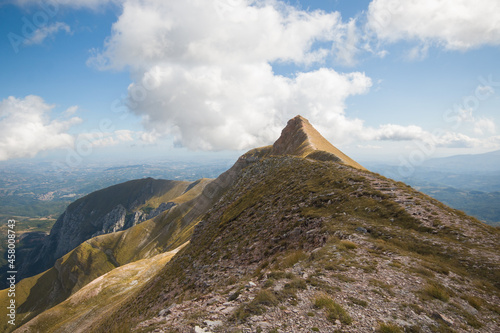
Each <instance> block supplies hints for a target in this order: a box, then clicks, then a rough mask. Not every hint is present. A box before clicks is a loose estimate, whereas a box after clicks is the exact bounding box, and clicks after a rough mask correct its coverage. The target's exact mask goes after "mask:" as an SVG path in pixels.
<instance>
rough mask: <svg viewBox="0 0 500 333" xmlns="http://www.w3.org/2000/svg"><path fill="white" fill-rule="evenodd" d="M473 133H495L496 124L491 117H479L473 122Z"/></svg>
mask: <svg viewBox="0 0 500 333" xmlns="http://www.w3.org/2000/svg"><path fill="white" fill-rule="evenodd" d="M474 133H476V134H478V135H486V134H490V135H491V134H495V133H496V125H495V122H494V121H493V119H488V118H479V119H477V120H476V121H475V122H474Z"/></svg>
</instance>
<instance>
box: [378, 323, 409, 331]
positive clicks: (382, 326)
mask: <svg viewBox="0 0 500 333" xmlns="http://www.w3.org/2000/svg"><path fill="white" fill-rule="evenodd" d="M376 332H377V333H403V330H402V329H401V328H400V327H399V326H397V325H395V324H392V323H387V324H386V323H381V324H380V325H379V326H378V328H377V331H376Z"/></svg>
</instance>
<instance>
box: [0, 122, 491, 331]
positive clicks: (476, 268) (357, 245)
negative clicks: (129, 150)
mask: <svg viewBox="0 0 500 333" xmlns="http://www.w3.org/2000/svg"><path fill="white" fill-rule="evenodd" d="M145 182H149V183H150V184H151V185H150V186H153V187H154V185H153V184H156V183H157V182H158V181H155V180H152V179H149V180H145ZM138 184H139V183H138ZM161 184H164V185H167V184H168V185H167V186H166V187H164V186H160V187H159V189H162V190H159V191H154V190H153V191H152V192H151V191H149V192H148V191H144V190H143V189H144V188H147V186H149V185H145V184H143V183H140V186H138V187H137V188H138V189H139V190H131V189H129V187H130V184H128V183H125V184H121V185H117V187H114V188H108V189H106V190H103V191H104V192H96V193H94V194H90V195H89V196H88V198H87V199H85V198H82V199H85V200H82V199H80V200H82V201H76V202H75V203H73V204H72V205H70V206H69V207H68V209H67V210H66V212H65V213H63V215H62V216H61V218H60V221H61V222H59V221H58V223H56V225H57V227H56V226H54V228H53V232H51V235H52V233H53V234H54V235H56V234H57V235H61V231H60V230H62V229H64V228H63V227H62V226H64V225H65V217H66V216H75V219H72V220H73V221H72V223H71V224H69V225H71V228H70V229H71V230H70V231H69V232H68V233H64V235H66V236H64V237H63V238H64V240H61V237H60V236H59V237H55V238H53V239H54V240H55V242H54V244H55V245H56V246H57V244H58V240H60V241H61V242H62V244H63V245H64V246H63V247H64V248H65V249H69V246H67V244H66V241H67V239H66V237H69V238H71V237H74V235H87V236H85V237H83V238H88V237H91V238H88V239H86V240H83V241H82V243H80V244H79V245H76V247H75V248H74V249H72V250H69V252H68V253H66V254H64V255H62V257H60V258H58V259H57V260H56V261H55V264H54V265H53V266H52V267H51V268H49V269H48V270H46V271H44V272H41V273H40V274H38V275H35V276H31V277H28V278H25V279H23V280H22V281H20V282H18V283H17V285H16V290H17V291H16V293H17V296H16V302H17V317H16V318H17V319H16V320H17V322H16V324H17V325H16V327H12V326H11V325H9V324H8V323H7V319H8V318H5V316H4V318H1V319H0V326H1V328H2V329H3V330H4V331H6V332H10V331H13V330H14V328H16V332H72V333H76V332H96V333H99V332H106V333H108V332H146V331H149V332H325V333H326V332H360V333H361V332H373V331H376V332H492V333H493V332H495V333H496V332H498V331H499V327H500V326H499V323H500V229H498V228H494V227H492V226H488V225H486V224H484V223H482V222H480V221H478V220H476V219H475V218H473V217H470V216H468V215H466V214H464V213H463V212H461V211H457V210H454V209H452V208H449V207H447V206H446V205H444V204H443V203H441V202H439V201H437V200H435V199H433V198H431V197H429V196H427V195H425V194H423V193H421V192H419V191H417V190H415V189H413V188H411V187H409V186H408V185H406V184H404V183H402V182H397V181H394V180H391V179H388V178H386V177H383V176H380V175H378V174H375V173H372V172H370V171H368V170H366V169H365V167H363V166H361V165H360V164H358V163H357V162H356V161H354V160H352V159H351V158H349V157H348V156H347V155H345V154H344V153H342V152H341V151H340V150H338V149H337V148H336V147H334V146H333V145H332V144H330V143H329V142H328V141H326V140H325V139H324V138H323V137H322V136H321V135H320V134H319V133H318V132H317V131H316V130H315V129H314V128H313V126H312V125H311V124H310V123H309V122H308V121H307V120H306V119H304V118H303V117H300V116H297V117H295V118H293V119H291V120H290V121H289V122H288V124H287V126H286V127H285V128H284V129H283V131H282V133H281V136H280V138H278V140H277V141H276V142H275V143H274V144H273V145H272V146H267V147H261V148H256V149H253V150H251V151H249V152H247V153H246V154H244V155H242V156H241V157H240V158H239V159H238V161H237V162H236V163H235V164H234V165H233V166H232V167H231V168H230V169H229V170H227V171H226V172H224V173H223V174H221V175H220V176H219V177H217V178H216V179H200V180H199V181H196V182H191V183H184V182H179V183H173V182H168V183H161ZM144 185H145V186H144ZM134 188H135V187H134ZM120 189H122V190H120ZM169 189H170V190H169ZM172 189H175V191H174V192H175V193H174V192H171V190H172ZM162 191H164V192H162ZM104 193H105V194H104ZM137 193H142V194H145V193H149V194H150V195H151V196H150V197H149V198H154V200H153V199H149V198H146V199H144V200H137V199H136V198H137ZM155 193H157V194H155ZM161 193H170V194H168V196H169V197H168V198H167V197H163V194H161ZM139 196H140V195H139ZM124 200H125V201H124ZM150 200H153V201H154V204H152V203H151V204H148V202H150ZM135 201H138V204H136V205H131V206H127V205H126V204H124V202H126V203H133V202H135ZM169 203H171V204H169ZM118 205H122V206H123V207H124V209H125V210H126V211H127V213H126V214H125V221H127V214H135V213H134V211H135V212H137V211H138V210H139V211H142V212H143V213H144V214H147V217H146V218H147V220H146V221H143V222H141V223H138V224H136V225H133V223H132V225H128V224H127V223H122V221H123V218H121V217H120V219H118V220H119V221H121V222H119V223H116V222H109V221H111V220H109V219H108V220H107V221H108V222H109V223H103V224H101V223H97V221H101V219H100V216H108V217H109V216H110V212H112V211H115V210H116V211H117V212H118V211H122V210H120V209H118V210H117V209H116V207H117V206H118ZM162 205H163V207H164V208H165V210H164V211H163V212H160V213H159V215H157V216H155V217H153V216H151V218H150V216H149V213H150V210H151V211H152V210H153V209H156V208H155V207H160V206H162ZM83 206H85V207H86V208H85V210H79V209H78V208H79V207H83ZM145 207H150V208H151V209H149V208H148V209H146V211H145V210H144V208H145ZM77 211H78V212H80V213H81V214H80V213H78V214H77V215H75V212H77ZM96 214H97V215H96ZM94 215H95V217H94ZM111 215H115V214H111ZM117 215H120V214H117ZM120 216H123V214H121V215H120ZM108 224H110V226H111V227H110V228H107V227H104V226H105V225H106V226H107V225H108ZM125 225H127V226H129V228H127V229H126V228H124V226H125ZM89 228H91V229H92V230H90V229H89ZM68 230H69V229H68ZM106 232H107V233H106ZM95 233H104V234H100V235H98V236H95V237H92V236H93V235H94V234H95ZM83 238H81V239H83ZM63 252H64V251H63ZM61 253H62V252H61ZM7 294H8V292H7V290H2V291H0V306H1V307H4V308H5V307H6V306H7V305H8V304H9V297H8V295H7Z"/></svg>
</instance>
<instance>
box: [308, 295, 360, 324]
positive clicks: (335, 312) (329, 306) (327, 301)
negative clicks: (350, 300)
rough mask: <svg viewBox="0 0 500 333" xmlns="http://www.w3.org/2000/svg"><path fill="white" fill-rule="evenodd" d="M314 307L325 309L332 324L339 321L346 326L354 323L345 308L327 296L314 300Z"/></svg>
mask: <svg viewBox="0 0 500 333" xmlns="http://www.w3.org/2000/svg"><path fill="white" fill-rule="evenodd" d="M314 306H315V307H316V308H318V309H325V310H326V316H327V319H328V320H329V321H331V322H332V323H334V322H335V321H336V320H337V319H338V320H340V322H341V323H343V324H346V325H349V324H351V323H352V319H351V317H350V316H349V314H348V313H347V312H346V311H345V310H344V308H343V307H342V306H341V305H340V304H337V303H336V302H335V301H334V300H333V299H331V298H329V297H328V296H327V295H320V296H318V297H316V298H315V300H314Z"/></svg>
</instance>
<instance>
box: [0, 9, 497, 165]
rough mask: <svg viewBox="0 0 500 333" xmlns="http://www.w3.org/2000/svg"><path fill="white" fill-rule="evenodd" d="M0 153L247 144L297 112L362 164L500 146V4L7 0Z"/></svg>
mask: <svg viewBox="0 0 500 333" xmlns="http://www.w3.org/2000/svg"><path fill="white" fill-rule="evenodd" d="M0 20H1V22H2V24H1V26H0V73H1V76H0V161H8V160H19V159H26V160H30V159H39V158H44V159H49V160H54V161H59V162H61V163H63V164H64V165H66V166H67V167H72V166H76V165H77V164H79V163H83V162H84V161H86V160H89V159H99V158H106V159H108V160H110V159H111V160H112V159H117V160H119V159H125V158H129V159H133V158H137V159H140V158H146V157H152V156H158V157H169V156H170V157H171V156H178V155H186V154H187V155H190V156H196V154H201V153H202V154H204V156H206V152H207V151H209V152H214V153H213V154H214V156H217V154H218V153H217V152H221V151H222V152H223V153H226V154H229V155H231V154H234V156H236V155H237V154H240V153H241V152H242V151H245V150H248V149H251V148H253V147H258V146H263V145H268V144H271V143H272V142H274V141H275V140H276V139H277V137H278V136H279V134H280V131H281V129H282V128H283V127H284V126H285V125H286V121H287V120H288V119H290V118H292V117H294V116H295V115H297V114H300V115H302V116H304V117H306V118H308V119H309V120H310V122H311V123H312V124H313V125H314V126H315V127H316V128H317V129H318V130H319V131H320V132H321V133H322V134H323V135H324V136H325V137H326V138H327V139H328V140H330V141H331V142H332V143H333V144H334V145H336V146H337V147H339V148H340V149H341V150H343V151H344V152H345V153H347V154H348V155H350V156H351V157H353V158H355V159H357V160H361V161H363V160H366V161H386V162H392V163H405V162H409V163H411V164H419V163H421V161H423V160H424V159H427V158H432V157H438V156H446V155H454V154H462V153H481V152H487V151H492V150H496V149H500V134H499V133H498V130H499V129H498V124H499V122H500V112H499V111H500V66H499V59H500V3H499V2H498V1H497V0H483V1H481V2H479V3H477V2H476V3H474V2H471V1H465V0H441V1H435V0H433V1H431V0H423V1H418V2H415V1H403V0H401V1H395V0H373V1H347V0H343V1H342V0H337V1H333V0H331V1H271V0H269V1H244V0H212V1H195V0H186V1H166V0H141V1H139V0H109V1H97V0H74V1H70V0H45V1H38V0H36V1H35V0H17V1H7V3H4V4H2V5H0Z"/></svg>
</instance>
